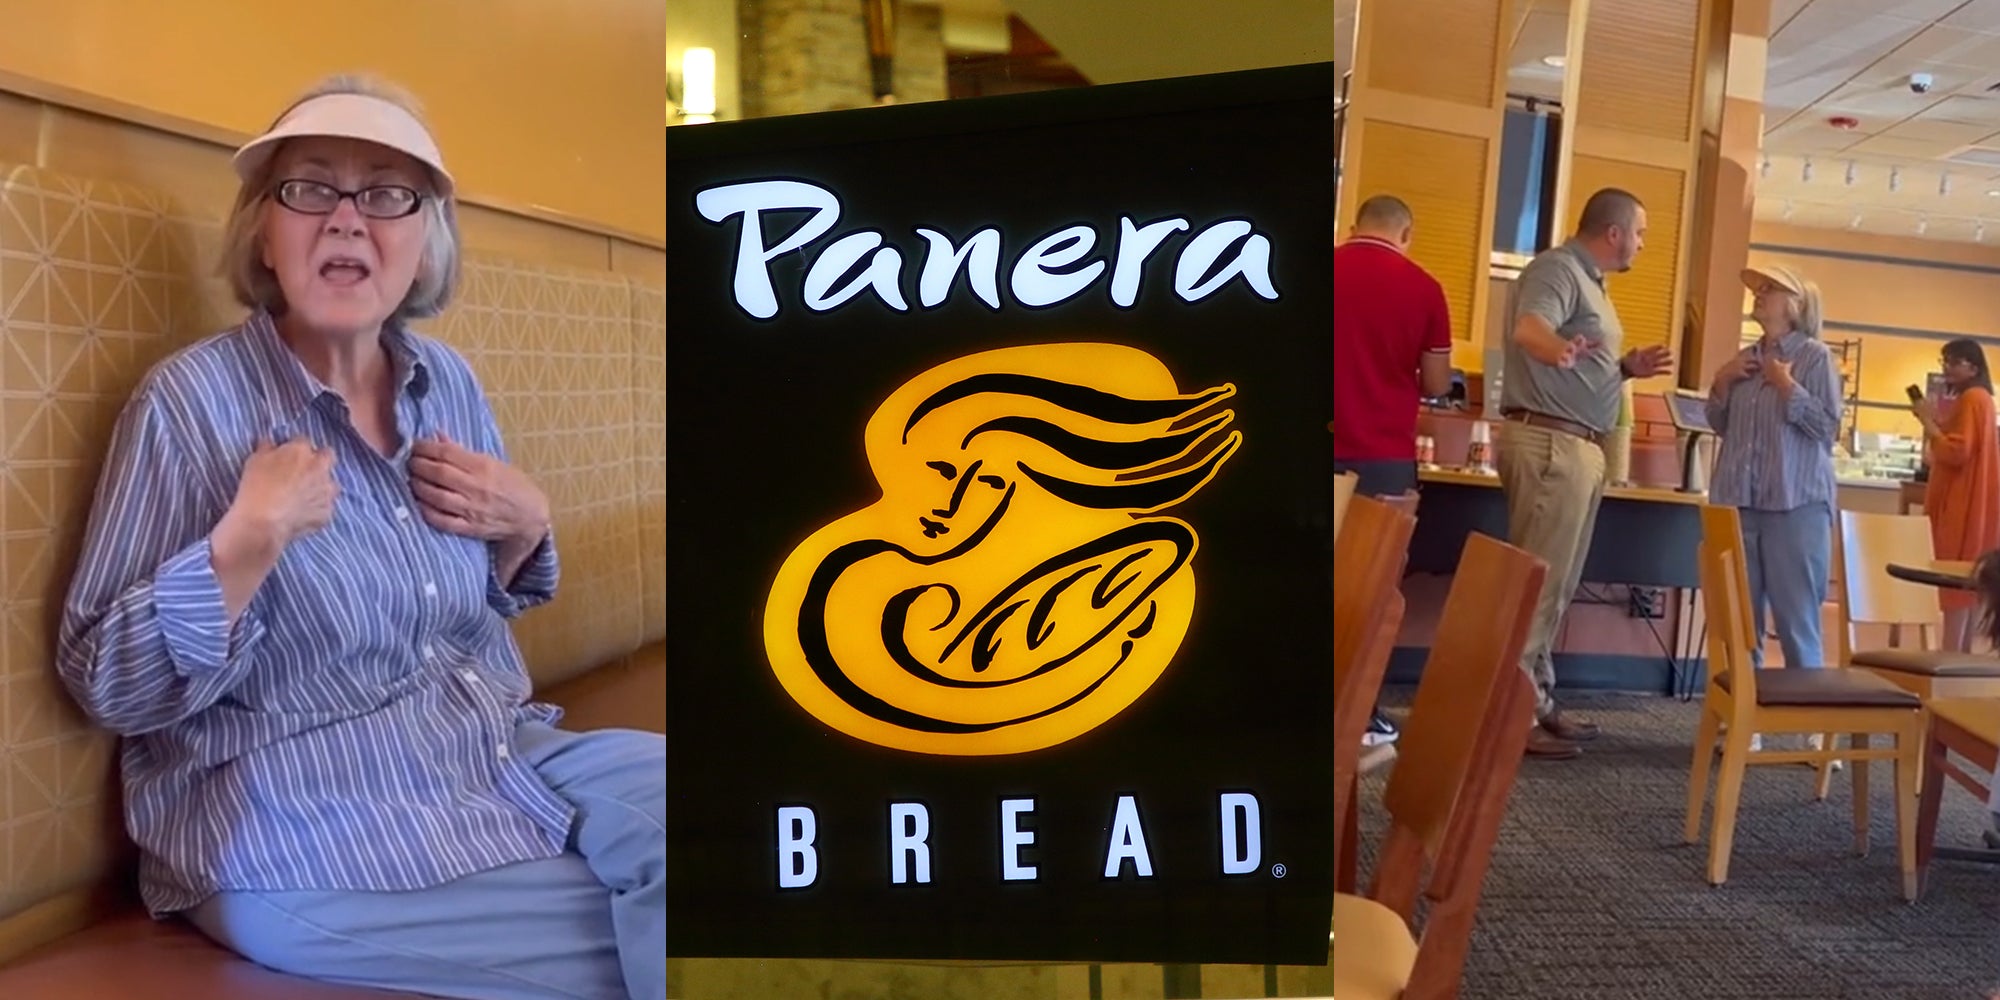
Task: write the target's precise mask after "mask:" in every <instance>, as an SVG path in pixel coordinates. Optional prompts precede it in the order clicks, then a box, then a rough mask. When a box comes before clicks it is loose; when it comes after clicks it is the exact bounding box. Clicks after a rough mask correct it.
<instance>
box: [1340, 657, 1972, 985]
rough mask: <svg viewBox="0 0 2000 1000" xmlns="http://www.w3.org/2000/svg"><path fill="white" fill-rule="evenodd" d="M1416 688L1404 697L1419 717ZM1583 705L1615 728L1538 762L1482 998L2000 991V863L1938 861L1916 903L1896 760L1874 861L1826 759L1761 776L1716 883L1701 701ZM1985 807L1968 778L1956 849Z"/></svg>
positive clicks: (1367, 807) (1475, 965)
mask: <svg viewBox="0 0 2000 1000" xmlns="http://www.w3.org/2000/svg"><path fill="white" fill-rule="evenodd" d="M1408 697H1409V692H1408V691H1407V690H1405V691H1395V690H1391V691H1388V692H1385V698H1384V701H1385V704H1387V705H1388V706H1389V707H1390V710H1391V714H1392V715H1395V716H1397V717H1399V718H1400V717H1401V714H1402V709H1401V708H1400V707H1399V706H1400V705H1402V704H1406V703H1407V699H1408ZM1563 703H1564V706H1565V708H1566V710H1569V711H1572V712H1574V713H1576V714H1578V715H1579V716H1581V717H1583V718H1587V719H1590V720H1592V721H1595V722H1598V723H1600V724H1601V725H1602V726H1603V728H1604V734H1603V736H1602V737H1600V738H1599V739H1598V740H1597V741H1595V742H1593V743H1591V744H1589V745H1588V746H1587V748H1586V750H1585V753H1584V755H1583V757H1581V758H1579V759H1576V760H1570V761H1532V760H1531V761H1528V762H1525V763H1524V764H1523V766H1522V770H1521V776H1520V779H1519V780H1518V782H1517V783H1516V784H1515V786H1514V794H1513V799H1512V801H1511V802H1510V803H1509V806H1508V812H1507V818H1506V823H1505V826H1504V828H1503V829H1502V830H1501V833H1500V840H1499V844H1498V845H1497V848H1496V851H1495V856H1494V862H1493V867H1492V869H1491V870H1490V872H1489V874H1488V876H1487V880H1486V886H1485V892H1484V894H1483V897H1482V901H1481V905H1480V914H1479V923H1478V925H1477V928H1476V929H1475V930H1474V932H1473V942H1472V955H1471V958H1470V960H1469V962H1468V964H1467V967H1466V971H1465V980H1464V990H1463V992H1462V994H1461V995H1462V996H1463V997H1465V998H1467V1000H1479V998H1502V997H1507V998H1511V997H1532V998H1536V1000H1570V998H1575V1000H1653V998H1660V1000H1738V998H1741V1000H1751V998H1755V1000H1826V998H1835V997H1854V998H1868V1000H1961V998H1963V1000H1972V998H1979V997H1983V996H1984V993H1983V990H1984V989H1985V988H1986V987H1988V986H1990V985H1996V984H2000V866H1995V867H1985V866H1981V865H1976V864H1971V863H1965V862H1951V861H1939V862H1936V863H1935V864H1933V865H1932V868H1931V874H1930V881H1929V885H1928V887H1927V889H1926V891H1925V893H1924V896H1923V898H1922V899H1921V900H1920V901H1919V902H1917V903H1916V904H1915V905H1911V904H1907V903H1905V902H1903V899H1902V895H1901V889H1900V887H1901V879H1900V877H1899V874H1898V868H1897V863H1896V848H1895V844H1896V842H1895V819H1894V812H1893V811H1892V809H1893V807H1892V804H1891V800H1890V797H1889V789H1890V788H1891V778H1890V772H1889V767H1888V765H1886V764H1876V765H1874V768H1875V769H1874V770H1873V771H1871V772H1869V782H1870V791H1871V795H1870V799H1871V802H1870V818H1871V820H1872V821H1873V834H1872V838H1871V844H1870V851H1869V854H1868V856H1867V857H1866V858H1860V857H1856V856H1855V855H1854V852H1853V849H1852V848H1853V839H1852V838H1853V834H1852V821H1851V812H1850V802H1851V791H1852V785H1851V784H1850V779H1849V777H1848V775H1846V774H1845V773H1841V774H1837V775H1835V780H1834V784H1833V791H1832V793H1831V794H1830V795H1829V796H1828V797H1827V800H1826V801H1825V802H1815V801H1813V798H1812V785H1813V773H1812V771H1811V770H1810V769H1808V768H1806V767H1804V766H1783V765H1767V766H1761V767H1753V768H1751V769H1750V770H1749V773H1748V775H1747V776H1746V777H1745V779H1744V788H1743V800H1742V806H1741V808H1740V811H1739V813H1738V816H1737V823H1736V848H1735V851H1734V852H1733V855H1732V860H1731V862H1730V870H1729V881H1728V882H1727V883H1725V884H1723V885H1722V886H1719V887H1714V888H1711V887H1710V886H1709V885H1708V882H1707V880H1706V877H1705V873H1706V871H1707V836H1706V833H1704V835H1703V840H1702V843H1701V844H1698V845H1692V846H1687V845H1683V844H1682V843H1681V824H1682V822H1683V819H1684V816H1685V809H1686V806H1685V803H1686V797H1687V780H1688V766H1689V748H1690V744H1691V741H1692V740H1693V738H1694V729H1695V724H1696V721H1697V714H1696V713H1697V705H1696V704H1694V703H1683V702H1679V701H1675V700H1672V699H1669V698H1665V697H1648V696H1641V695H1605V694H1599V695H1575V696H1571V697H1568V698H1565V699H1564V702H1563ZM1381 788H1382V776H1374V777H1371V779H1370V780H1369V781H1368V782H1365V783H1364V788H1363V791H1362V806H1363V809H1364V813H1363V818H1362V824H1363V834H1364V835H1363V838H1362V839H1363V842H1364V844H1365V845H1366V846H1364V848H1363V855H1362V864H1363V867H1362V878H1363V885H1364V887H1365V885H1366V879H1367V877H1368V872H1369V871H1370V870H1371V869H1372V867H1373V864H1374V858H1373V856H1372V854H1371V853H1370V852H1371V851H1372V849H1373V847H1374V845H1375V844H1377V843H1378V842H1379V838H1380V836H1381V832H1382V827H1383V824H1384V823H1385V821H1386V817H1385V816H1384V814H1383V813H1382V810H1381ZM1712 789H1713V784H1712V783H1711V798H1712V797H1713V792H1712ZM1984 811H1985V810H1984V804H1983V803H1980V802H1978V801H1976V800H1975V799H1973V797H1972V796H1970V795H1969V794H1967V793H1966V792H1964V791H1963V790H1962V789H1959V788H1958V787H1957V786H1955V785H1951V784H1949V783H1948V784H1947V786H1946V794H1945V804H1944V812H1943V815H1942V816H1941V818H1940V820H1939V823H1938V843H1939V845H1940V846H1967V847H1970V846H1977V843H1978V837H1979V830H1980V828H1981V824H1982V822H1983V813H1984ZM1706 816H1707V814H1705V817H1704V823H1706V822H1707V819H1706Z"/></svg>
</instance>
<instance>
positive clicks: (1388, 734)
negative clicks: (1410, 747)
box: [1361, 712, 1403, 747]
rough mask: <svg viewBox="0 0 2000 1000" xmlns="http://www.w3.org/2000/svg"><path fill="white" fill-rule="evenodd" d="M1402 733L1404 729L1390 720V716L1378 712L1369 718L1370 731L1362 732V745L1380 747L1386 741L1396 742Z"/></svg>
mask: <svg viewBox="0 0 2000 1000" xmlns="http://www.w3.org/2000/svg"><path fill="white" fill-rule="evenodd" d="M1401 735H1403V731H1402V730H1400V729H1397V728H1396V724H1395V723H1393V722H1390V721H1389V717H1388V716H1386V715H1383V714H1382V713H1381V712H1376V713H1375V714H1374V715H1373V716H1371V717H1369V719H1368V731H1367V732H1365V733H1362V734H1361V745H1362V746H1364V747H1379V746H1381V745H1382V744H1384V743H1394V742H1396V737H1398V736H1401Z"/></svg>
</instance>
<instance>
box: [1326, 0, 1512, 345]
mask: <svg viewBox="0 0 2000 1000" xmlns="http://www.w3.org/2000/svg"><path fill="white" fill-rule="evenodd" d="M1516 5H1517V0H1361V6H1360V8H1359V13H1358V16H1357V18H1356V22H1355V45H1354V60H1353V64H1354V69H1353V80H1352V82H1351V83H1350V85H1349V87H1350V89H1349V91H1348V93H1349V98H1350V103H1349V105H1348V110H1347V130H1346V133H1345V135H1344V136H1343V138H1342V155H1341V159H1342V161H1343V169H1342V172H1343V174H1344V175H1345V176H1344V178H1343V180H1342V182H1341V186H1340V217H1341V223H1340V224H1341V226H1342V229H1343V231H1345V227H1347V226H1348V225H1350V224H1352V222H1353V218H1354V210H1355V209H1356V208H1357V207H1359V206H1360V204H1361V203H1362V201H1364V200H1365V199H1367V198H1369V197H1372V196H1374V195H1378V194H1392V195H1395V196H1396V197H1398V198H1401V199H1403V200H1404V201H1405V202H1408V203H1409V205H1410V208H1411V210H1412V211H1413V212H1414V213H1415V215H1416V237H1415V241H1414V244H1413V245H1412V247H1411V248H1410V254H1411V256H1412V257H1413V258H1414V259H1415V260H1416V261H1417V262H1418V263H1420V264H1422V265H1423V266H1424V267H1425V268H1426V269H1427V270H1429V271H1430V272H1431V274H1433V275H1435V276H1436V277H1437V279H1438V281H1439V283H1441V284H1443V285H1444V293H1445V301H1446V302H1448V303H1449V304H1450V306H1451V328H1452V336H1453V337H1454V338H1455V339H1456V340H1457V341H1458V344H1459V347H1458V349H1457V350H1455V351H1453V358H1452V360H1453V363H1455V364H1458V365H1460V366H1463V367H1468V368H1472V369H1477V368H1479V367H1480V358H1479V351H1478V349H1477V347H1476V346H1475V345H1476V344H1477V343H1478V335H1477V333H1476V331H1479V330H1482V329H1483V328H1484V326H1485V322H1486V310H1487V308H1488V302H1487V284H1488V282H1487V273H1488V267H1489V260H1490V258H1491V252H1492V247H1493V217H1494V212H1495V202H1496V196H1497V192H1498V189H1499V177H1500V135H1501V128H1502V122H1503V119H1504V115H1505V110H1506V73H1507V60H1506V53H1507V48H1508V41H1509V38H1510V36H1511V34H1512V28H1513V24H1512V19H1511V17H1510V16H1509V13H1510V11H1511V10H1513V9H1514V8H1515V7H1516Z"/></svg>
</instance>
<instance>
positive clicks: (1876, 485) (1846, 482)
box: [1834, 476, 1906, 490]
mask: <svg viewBox="0 0 2000 1000" xmlns="http://www.w3.org/2000/svg"><path fill="white" fill-rule="evenodd" d="M1834 482H1835V483H1838V484H1839V485H1841V486H1852V487H1854V488H1855V489H1860V490H1899V489H1902V488H1903V483H1904V482H1906V480H1902V479H1882V478H1879V477H1875V476H1865V477H1864V476H1841V477H1839V478H1838V479H1835V480H1834Z"/></svg>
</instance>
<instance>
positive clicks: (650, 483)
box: [632, 286, 667, 642]
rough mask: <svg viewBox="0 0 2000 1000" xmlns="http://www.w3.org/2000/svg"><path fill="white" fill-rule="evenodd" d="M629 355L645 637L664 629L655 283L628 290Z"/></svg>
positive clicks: (660, 344) (663, 396)
mask: <svg viewBox="0 0 2000 1000" xmlns="http://www.w3.org/2000/svg"><path fill="white" fill-rule="evenodd" d="M632 316H633V322H632V333H633V337H634V341H633V349H632V354H633V357H634V358H635V359H637V364H636V366H635V368H636V370H635V371H634V373H633V374H634V379H633V386H632V392H633V399H632V408H633V412H634V414H635V415H636V416H635V431H636V433H637V440H636V441H635V442H634V453H635V454H637V455H638V459H637V462H636V464H635V466H634V471H635V472H636V473H637V475H638V477H639V483H638V496H639V501H640V503H639V541H640V549H641V552H640V555H641V557H642V560H643V561H642V562H641V564H640V572H641V573H642V574H643V576H644V583H645V590H644V597H645V601H644V604H643V606H642V607H641V609H640V611H641V613H640V621H641V623H642V625H643V627H644V629H645V639H646V641H648V642H652V641H654V640H657V639H659V638H661V637H662V636H665V635H666V634H667V452H666V441H667V297H666V293H665V292H664V291H663V290H662V289H660V288H657V287H644V286H639V287H635V288H634V289H633V295H632Z"/></svg>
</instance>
